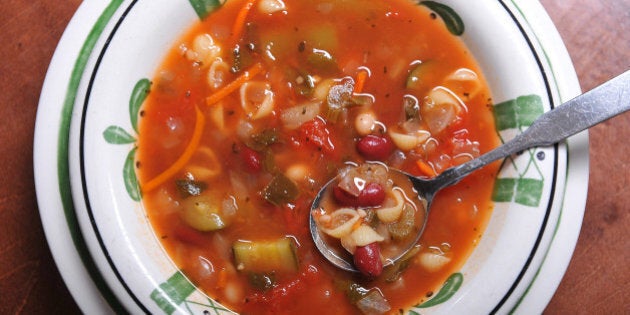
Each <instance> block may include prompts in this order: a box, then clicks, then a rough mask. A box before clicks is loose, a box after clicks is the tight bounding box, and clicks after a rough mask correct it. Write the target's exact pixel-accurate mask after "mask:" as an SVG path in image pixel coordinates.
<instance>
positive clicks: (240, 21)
mask: <svg viewBox="0 0 630 315" xmlns="http://www.w3.org/2000/svg"><path fill="white" fill-rule="evenodd" d="M254 2H256V0H247V3H245V5H244V6H243V7H242V8H241V10H240V11H239V12H238V15H236V19H234V25H233V26H232V38H233V39H234V40H235V41H236V40H238V39H239V37H241V34H242V33H243V28H244V27H245V19H246V18H247V13H249V11H250V10H251V9H252V7H253V6H254Z"/></svg>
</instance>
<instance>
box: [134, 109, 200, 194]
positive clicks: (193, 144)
mask: <svg viewBox="0 0 630 315" xmlns="http://www.w3.org/2000/svg"><path fill="white" fill-rule="evenodd" d="M195 113H196V116H197V122H196V123H195V130H193V135H192V138H190V142H189V143H188V146H187V147H186V149H184V152H183V153H182V155H181V156H180V157H179V158H178V159H177V160H176V161H175V163H173V164H172V165H171V166H169V168H167V169H166V170H165V171H163V172H162V173H160V174H159V175H157V176H156V177H154V178H153V179H152V180H150V181H148V182H147V183H146V184H145V185H143V186H142V190H143V191H144V192H148V191H151V190H153V189H155V188H156V187H158V186H159V185H161V184H162V183H164V182H165V181H166V180H168V179H169V178H171V177H172V176H173V175H175V173H177V172H179V170H181V169H182V168H183V167H184V166H185V165H186V163H187V162H188V160H190V158H191V157H192V156H193V154H194V153H195V151H197V148H198V147H199V142H201V135H202V134H203V128H204V124H205V120H206V119H205V117H204V115H203V113H202V112H201V110H199V108H197V106H195Z"/></svg>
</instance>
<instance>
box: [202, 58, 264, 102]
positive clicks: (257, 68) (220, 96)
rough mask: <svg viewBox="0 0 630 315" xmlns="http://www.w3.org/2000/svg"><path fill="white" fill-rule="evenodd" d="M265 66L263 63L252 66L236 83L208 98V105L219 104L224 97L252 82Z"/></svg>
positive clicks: (231, 83) (222, 88)
mask: <svg viewBox="0 0 630 315" xmlns="http://www.w3.org/2000/svg"><path fill="white" fill-rule="evenodd" d="M262 70H263V66H262V64H261V63H256V64H254V65H253V66H251V67H250V68H249V69H248V70H247V71H245V72H243V73H242V74H241V75H240V76H238V77H237V78H236V79H234V81H232V82H230V83H228V84H226V85H224V86H223V87H221V88H220V89H219V90H217V91H216V92H215V93H214V94H212V95H210V96H208V97H207V98H206V105H208V106H211V105H214V104H216V103H218V102H219V101H220V100H222V99H223V98H224V97H226V96H228V95H230V94H232V92H234V91H236V90H237V89H239V88H240V87H241V86H242V85H243V84H244V83H245V82H247V81H249V80H251V79H252V78H253V77H254V76H256V75H257V74H258V73H260V72H262Z"/></svg>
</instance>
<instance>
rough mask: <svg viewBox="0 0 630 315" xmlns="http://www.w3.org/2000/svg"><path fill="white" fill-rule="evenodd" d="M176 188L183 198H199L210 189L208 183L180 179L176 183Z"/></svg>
mask: <svg viewBox="0 0 630 315" xmlns="http://www.w3.org/2000/svg"><path fill="white" fill-rule="evenodd" d="M175 186H176V187H177V191H178V192H179V195H180V196H181V197H182V198H186V197H190V196H199V195H201V193H202V192H203V191H204V190H205V189H206V188H207V187H208V185H206V183H204V182H199V181H195V180H193V179H178V180H176V181H175Z"/></svg>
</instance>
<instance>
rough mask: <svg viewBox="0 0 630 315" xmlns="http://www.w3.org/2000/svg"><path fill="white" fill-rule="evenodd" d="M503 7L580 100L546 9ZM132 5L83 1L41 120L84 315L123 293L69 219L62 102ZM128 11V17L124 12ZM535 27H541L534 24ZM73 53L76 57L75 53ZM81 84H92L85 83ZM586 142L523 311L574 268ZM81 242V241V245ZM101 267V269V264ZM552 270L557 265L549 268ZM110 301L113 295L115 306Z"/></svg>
mask: <svg viewBox="0 0 630 315" xmlns="http://www.w3.org/2000/svg"><path fill="white" fill-rule="evenodd" d="M445 2H448V1H445ZM499 2H500V3H501V4H502V5H503V6H504V7H505V8H506V9H508V8H509V10H513V11H510V12H511V13H512V14H513V16H514V17H515V18H516V19H517V21H520V23H523V21H525V22H526V25H521V27H523V28H524V29H525V28H526V29H528V31H530V32H531V33H532V34H529V35H530V36H532V37H533V38H534V41H535V43H533V45H538V46H540V47H539V48H541V49H543V52H544V54H543V55H544V57H545V59H546V62H547V63H549V67H550V70H551V72H550V73H551V74H552V76H554V80H555V81H556V83H557V89H558V92H557V93H558V94H561V95H559V96H558V97H559V98H560V99H562V100H568V99H569V98H570V97H572V96H574V95H577V94H578V93H579V86H578V84H577V79H576V76H575V72H574V70H573V67H572V65H571V62H570V59H569V57H568V53H567V52H566V49H565V48H564V46H563V45H562V42H561V41H560V40H559V35H558V34H557V31H556V30H555V28H554V27H553V24H551V21H550V20H549V18H548V16H547V15H546V13H544V9H542V6H541V5H540V4H539V3H538V4H535V3H534V4H532V3H527V2H525V1H522V2H519V1H509V2H505V1H499ZM128 3H129V2H114V1H112V3H110V4H109V5H107V6H105V7H103V4H102V3H101V4H94V3H91V2H89V4H87V3H85V2H84V3H83V4H82V5H81V6H80V7H79V9H78V11H77V13H76V14H75V16H74V17H73V18H72V20H71V22H70V24H69V25H68V28H67V30H66V32H65V33H64V35H63V37H62V39H61V40H60V43H59V46H58V48H57V50H56V52H55V56H54V57H53V60H52V61H51V67H50V69H49V71H48V73H47V77H46V81H45V84H44V87H43V89H42V96H41V98H40V107H39V109H38V114H37V124H36V132H35V144H34V146H35V149H34V168H35V175H36V188H37V197H38V203H39V205H40V215H41V218H42V223H43V225H44V229H45V233H46V237H47V240H48V242H49V246H50V247H51V251H52V252H53V256H54V258H55V262H56V264H57V266H58V268H59V270H60V272H61V274H62V277H63V278H64V281H65V282H66V284H67V285H68V287H69V289H70V291H71V293H72V295H73V296H74V298H75V300H76V301H77V303H78V304H79V305H80V307H81V308H82V309H83V310H84V311H88V310H100V311H102V310H103V309H109V310H112V309H113V310H115V309H117V308H118V307H121V306H122V305H120V304H119V303H121V302H120V301H119V300H118V298H117V296H118V294H117V293H112V292H111V291H110V292H109V293H108V292H107V291H108V288H107V287H108V284H109V282H108V281H104V280H103V279H102V277H103V276H102V275H101V276H99V275H98V274H99V272H98V271H97V270H95V269H94V268H95V266H94V265H91V264H94V261H92V263H90V260H98V259H99V258H98V255H97V254H95V253H94V252H92V253H91V254H90V253H88V252H87V251H86V248H85V247H90V246H89V245H87V246H86V244H85V243H83V244H82V242H84V241H85V240H82V239H81V238H84V237H85V235H84V234H85V231H83V230H82V231H81V232H82V233H78V234H82V235H84V237H81V236H77V231H78V229H79V228H78V226H77V222H76V221H73V219H72V218H69V217H72V216H76V213H74V211H75V210H74V208H73V205H68V203H67V202H68V200H67V197H68V196H67V193H68V188H69V187H68V186H69V185H70V184H72V185H73V186H74V187H73V191H74V190H75V189H77V186H81V185H79V184H78V182H75V181H74V180H72V179H67V178H66V179H65V180H71V181H72V183H69V182H66V181H64V178H61V177H63V176H60V171H59V170H58V169H57V168H58V167H59V166H60V165H62V164H64V163H68V161H67V160H64V158H65V159H67V158H68V156H67V155H66V156H64V154H63V152H62V153H59V152H60V151H64V147H63V143H61V142H63V141H66V140H68V139H65V138H64V135H63V133H64V131H65V128H66V125H65V124H67V123H69V122H70V121H71V122H72V123H73V124H76V119H77V117H76V115H73V114H70V113H69V112H68V111H67V106H77V107H80V106H81V104H79V102H76V103H72V104H70V105H67V104H68V103H67V102H65V101H62V100H64V97H65V98H67V94H66V95H63V94H62V93H61V94H60V93H59V92H58V91H66V89H67V90H70V89H69V88H68V87H67V86H64V84H68V82H70V81H72V78H73V75H74V76H75V77H74V78H75V79H76V75H78V76H79V78H81V77H82V76H84V75H85V73H87V72H81V71H79V73H71V71H70V70H71V69H73V68H74V70H75V71H76V65H77V64H78V63H79V60H73V59H72V57H68V56H76V55H77V53H76V52H79V53H81V52H83V53H87V55H81V54H79V55H80V56H81V57H83V58H85V60H83V61H85V62H86V64H87V66H88V68H89V66H90V64H89V60H92V59H94V58H95V56H96V54H95V51H98V47H99V45H102V44H104V43H103V41H104V39H103V34H107V33H108V31H111V28H113V27H114V25H112V21H115V20H116V18H120V17H122V16H124V15H126V12H127V10H128V9H129V8H130V7H131V6H132V5H133V4H135V3H136V1H131V2H130V4H128ZM125 8H126V10H123V9H125ZM541 12H542V13H543V14H542V17H541V15H540V14H541ZM519 14H520V16H519ZM107 16H109V18H110V20H108V21H107V23H103V24H102V25H101V26H102V30H101V33H100V34H99V35H98V36H97V38H96V40H97V42H95V43H94V45H95V47H96V49H95V50H91V49H90V51H86V50H85V48H86V43H87V41H86V42H81V41H80V40H78V41H77V40H76V38H86V37H87V38H88V39H89V37H90V36H89V35H90V34H88V33H87V32H86V28H85V26H84V25H85V23H87V25H91V23H94V24H95V26H96V25H97V24H98V22H99V21H100V20H101V19H103V17H107ZM93 21H96V22H93ZM534 21H535V22H536V23H534ZM536 42H537V43H536ZM79 43H83V46H80V45H79ZM93 47H94V46H93ZM70 52H74V54H72V53H70ZM79 59H80V58H79ZM71 65H74V66H75V67H72V66H71ZM82 80H85V78H83V79H82ZM67 93H69V92H67ZM64 104H66V105H64ZM59 125H61V128H60V129H61V130H60V131H59V134H58V135H55V134H54V133H51V132H50V128H51V126H52V128H54V126H59ZM56 136H57V137H56ZM67 137H68V138H70V137H71V135H70V134H68V135H67ZM587 137H588V136H587V133H586V132H585V133H583V134H581V135H578V136H576V137H573V138H570V139H569V140H568V145H567V148H566V152H567V153H566V154H567V155H568V156H567V159H570V161H571V163H569V165H568V167H567V176H569V177H576V178H577V179H578V180H571V181H569V180H568V179H565V180H567V182H566V183H567V184H566V185H565V186H564V192H563V197H564V196H568V195H571V196H584V197H583V200H581V198H573V197H572V199H571V200H565V199H563V200H562V201H563V204H562V207H563V209H565V210H566V209H567V207H568V206H567V205H566V204H567V201H569V202H570V203H571V206H572V207H575V208H577V209H578V210H577V211H575V210H573V211H572V212H573V213H575V214H576V215H572V216H571V217H572V218H567V216H564V217H563V218H562V220H559V221H558V223H557V224H558V225H557V226H556V232H555V233H554V236H553V237H554V239H553V242H552V243H551V245H550V247H549V248H548V249H547V251H546V253H544V256H545V259H546V262H545V265H541V268H539V270H537V271H536V276H537V277H541V276H545V277H550V278H554V281H551V282H552V283H551V284H547V285H539V284H540V283H541V281H538V282H535V281H534V282H532V284H530V286H529V287H528V288H527V292H526V293H527V294H525V295H524V296H523V297H522V298H521V299H519V301H518V303H519V304H521V305H524V304H527V303H531V304H532V305H534V307H537V308H539V309H540V311H542V309H543V308H544V306H545V305H546V304H547V302H548V301H549V299H550V298H551V295H552V294H553V292H554V291H555V289H556V287H557V285H558V284H559V282H560V279H561V277H562V274H564V271H565V269H566V266H567V265H568V261H569V259H570V256H571V253H572V252H573V248H574V246H575V242H576V241H577V234H578V233H579V228H580V225H581V218H582V215H583V211H584V205H585V199H586V197H585V196H586V190H587V183H588V180H583V179H584V178H586V179H588V156H586V157H585V156H584V153H583V150H580V148H582V149H583V147H584V145H588V144H587V142H588V140H587ZM50 152H58V156H57V160H51V159H50V158H49V156H47V155H48V154H50ZM70 154H71V153H70ZM70 158H72V156H70ZM61 175H63V174H61ZM569 192H571V194H568V193H569ZM576 193H577V194H576ZM64 194H65V196H64ZM77 195H78V194H76V193H73V194H72V197H73V198H75V205H74V206H76V199H77V198H80V197H78V196H77ZM576 206H577V207H576ZM567 211H569V210H567ZM61 217H64V218H65V220H61V219H60V218H61ZM75 220H76V218H75ZM77 238H79V239H78V240H77ZM560 244H562V245H560ZM558 248H562V249H563V250H562V251H564V252H567V250H568V255H561V254H559V251H560V250H559V249H558ZM86 256H88V257H86ZM553 262H555V263H553ZM96 264H97V265H98V264H99V262H97V263H96ZM100 264H102V262H100ZM90 265H91V266H90ZM548 265H552V266H551V267H549V268H542V267H545V266H548ZM97 269H98V267H97ZM548 270H554V271H555V272H556V273H555V275H554V273H552V272H550V271H548ZM95 273H96V275H95ZM77 274H79V275H80V277H77ZM99 278H100V280H99ZM99 282H100V283H99ZM545 282H549V281H545ZM534 292H543V293H539V294H538V295H539V296H538V298H536V299H532V298H531V297H533V296H535V294H533V293H534ZM111 295H114V296H113V300H112V296H111ZM540 297H542V299H543V301H542V303H541V302H540V301H539V302H534V301H532V300H539V298H540ZM117 303H118V305H117ZM123 304H125V303H123ZM125 305H127V304H125ZM541 305H542V306H541Z"/></svg>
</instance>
